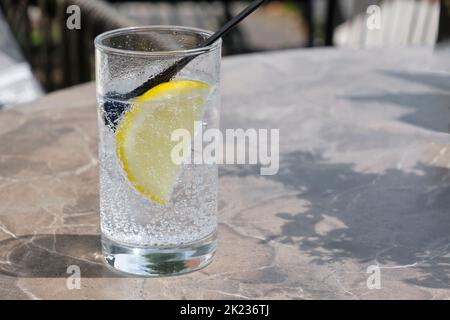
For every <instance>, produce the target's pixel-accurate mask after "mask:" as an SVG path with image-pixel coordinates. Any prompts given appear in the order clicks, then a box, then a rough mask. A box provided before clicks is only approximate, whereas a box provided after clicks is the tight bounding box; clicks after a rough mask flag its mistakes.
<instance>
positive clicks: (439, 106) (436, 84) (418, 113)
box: [345, 71, 450, 132]
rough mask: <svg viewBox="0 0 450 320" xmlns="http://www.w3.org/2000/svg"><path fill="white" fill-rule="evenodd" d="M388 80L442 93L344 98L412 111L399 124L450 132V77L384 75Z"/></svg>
mask: <svg viewBox="0 0 450 320" xmlns="http://www.w3.org/2000/svg"><path fill="white" fill-rule="evenodd" d="M382 73H383V74H384V75H386V76H388V77H393V78H397V79H401V80H404V81H408V82H413V83H419V84H422V85H426V86H428V87H430V88H433V89H435V90H439V91H441V92H435V93H430V92H429V91H427V92H426V93H421V92H417V93H411V92H407V93H404V92H394V93H383V94H379V95H354V96H350V97H345V98H347V99H350V100H352V101H361V102H370V103H380V104H386V103H388V104H395V105H399V106H402V107H406V108H408V109H410V110H412V111H413V112H412V113H409V114H407V115H404V116H402V117H401V118H400V120H402V121H404V122H407V123H410V124H413V125H416V126H419V127H422V128H426V129H431V130H434V131H438V132H450V76H449V75H448V74H437V73H431V72H430V73H427V72H422V73H420V72H415V73H413V72H402V71H382Z"/></svg>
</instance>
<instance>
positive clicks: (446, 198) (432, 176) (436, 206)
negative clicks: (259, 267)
mask: <svg viewBox="0 0 450 320" xmlns="http://www.w3.org/2000/svg"><path fill="white" fill-rule="evenodd" d="M221 175H223V176H241V177H243V176H258V175H259V169H258V168H256V167H251V166H241V167H238V166H233V167H225V168H223V170H222V171H221ZM261 178H262V179H268V180H272V181H276V182H278V183H282V184H283V185H284V186H285V187H286V188H287V189H290V190H297V191H298V198H300V199H302V200H304V201H305V203H306V204H307V207H306V209H304V208H301V209H300V208H299V212H297V213H295V211H294V213H293V212H292V211H290V212H273V214H274V215H276V216H277V217H279V218H280V219H282V220H284V223H283V224H282V227H281V232H280V233H278V234H268V235H267V238H268V240H274V241H278V242H281V243H288V244H293V245H295V246H298V248H299V250H301V251H304V252H305V253H306V254H308V255H311V256H312V257H313V258H314V262H315V263H318V264H327V263H331V262H339V261H345V260H348V259H356V260H357V261H359V262H360V263H367V266H369V265H371V264H374V263H379V264H380V266H383V265H386V266H394V265H395V266H404V268H408V266H412V267H414V268H416V270H419V271H420V274H421V277H420V278H416V277H414V278H411V279H409V278H408V273H405V277H404V278H403V279H404V281H406V282H408V283H412V284H415V285H418V286H424V287H433V288H450V253H449V246H450V245H449V243H450V185H449V183H448V181H449V180H450V171H449V169H448V168H443V167H434V166H428V165H426V164H423V163H420V164H418V165H417V166H416V167H415V168H414V170H413V171H408V172H406V171H402V170H398V169H388V170H386V171H384V172H380V173H363V172H358V171H356V170H355V169H354V165H353V164H352V163H333V162H331V161H329V160H327V159H325V158H324V157H323V156H322V155H321V154H313V153H308V152H292V153H289V154H285V155H282V156H281V158H280V171H279V173H278V174H276V175H273V176H262V177H261ZM446 181H447V182H446ZM294 210H295V209H294ZM319 223H322V225H323V224H325V225H326V226H327V228H326V229H325V231H324V229H322V230H321V231H319V230H318V228H317V225H318V224H319ZM399 268H400V269H402V268H403V267H399ZM396 272H403V271H402V270H398V271H396ZM405 278H406V279H405Z"/></svg>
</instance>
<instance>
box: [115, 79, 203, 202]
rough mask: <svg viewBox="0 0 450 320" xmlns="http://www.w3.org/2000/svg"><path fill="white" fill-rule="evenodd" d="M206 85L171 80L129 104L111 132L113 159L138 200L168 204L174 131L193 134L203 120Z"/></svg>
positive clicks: (174, 170) (173, 173) (173, 169)
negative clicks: (146, 199)
mask: <svg viewBox="0 0 450 320" xmlns="http://www.w3.org/2000/svg"><path fill="white" fill-rule="evenodd" d="M210 92H211V86H210V85H209V84H207V83H204V82H201V81H193V80H174V81H169V82H165V83H162V84H160V85H157V86H156V87H154V88H152V89H150V90H148V91H147V92H146V93H144V94H143V95H141V96H139V97H138V98H136V99H134V100H133V101H132V102H131V108H130V109H129V110H128V111H126V112H125V114H124V116H123V119H122V121H121V123H120V124H119V126H118V128H117V131H116V154H117V158H118V159H119V163H120V164H121V166H122V169H123V171H124V173H125V175H126V177H127V178H128V180H129V181H130V183H131V184H132V185H133V187H134V188H135V189H136V190H137V191H138V192H139V193H141V194H142V195H144V196H146V197H147V198H149V199H151V200H153V201H154V202H156V203H158V204H160V205H166V204H167V203H168V201H169V198H170V194H171V192H172V189H173V186H174V184H175V182H176V180H177V178H178V175H179V173H180V170H181V167H180V165H179V164H175V163H174V162H173V161H172V159H171V151H172V149H173V147H174V146H175V145H176V144H177V143H178V142H176V141H171V134H172V132H173V131H174V130H176V129H186V130H188V131H189V132H190V134H191V137H193V134H194V121H199V120H201V119H202V116H203V105H204V104H205V102H206V100H207V98H208V95H209V94H210Z"/></svg>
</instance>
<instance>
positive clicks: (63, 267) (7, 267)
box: [0, 234, 123, 278]
mask: <svg viewBox="0 0 450 320" xmlns="http://www.w3.org/2000/svg"><path fill="white" fill-rule="evenodd" d="M100 254H101V247H100V237H99V236H98V235H75V234H56V235H53V234H41V235H29V236H22V237H19V238H10V239H7V240H3V241H0V261H2V263H0V274H5V275H9V276H13V277H36V278H46V277H49V278H57V277H62V278H67V277H69V276H70V274H69V273H67V268H68V267H69V266H70V265H77V266H78V267H80V271H81V277H87V278H95V277H123V276H122V275H120V274H118V273H115V272H113V271H111V270H110V269H108V268H107V267H106V266H105V265H103V264H102V262H101V261H100V259H98V258H97V257H98V256H99V255H100Z"/></svg>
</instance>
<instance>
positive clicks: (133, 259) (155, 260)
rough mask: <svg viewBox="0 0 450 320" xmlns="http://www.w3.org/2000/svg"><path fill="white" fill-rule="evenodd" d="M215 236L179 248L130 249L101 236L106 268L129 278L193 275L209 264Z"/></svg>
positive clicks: (214, 248) (212, 254)
mask: <svg viewBox="0 0 450 320" xmlns="http://www.w3.org/2000/svg"><path fill="white" fill-rule="evenodd" d="M216 247H217V240H216V235H215V234H213V235H211V236H209V237H207V238H204V239H203V240H200V241H197V242H193V243H190V244H188V245H184V246H179V247H133V246H130V245H126V244H123V243H119V242H116V241H113V240H111V239H109V238H107V237H105V236H102V251H103V257H104V260H105V261H106V263H107V265H108V266H110V267H112V268H113V269H114V270H118V271H121V272H124V273H127V274H131V275H138V276H146V277H160V276H173V275H180V274H183V273H188V272H192V271H195V270H199V269H201V268H204V267H206V266H207V265H208V264H209V263H211V261H212V259H213V257H214V254H215V251H216Z"/></svg>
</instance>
